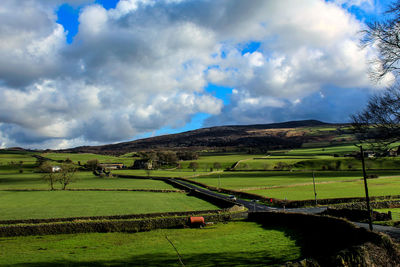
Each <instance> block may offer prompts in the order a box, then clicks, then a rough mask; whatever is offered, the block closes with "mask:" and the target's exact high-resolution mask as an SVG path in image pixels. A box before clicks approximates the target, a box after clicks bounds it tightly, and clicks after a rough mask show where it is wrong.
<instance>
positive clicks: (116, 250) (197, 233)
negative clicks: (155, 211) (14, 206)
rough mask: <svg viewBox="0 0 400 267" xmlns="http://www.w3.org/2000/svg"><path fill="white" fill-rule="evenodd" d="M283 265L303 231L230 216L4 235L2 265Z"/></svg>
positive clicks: (297, 253)
mask: <svg viewBox="0 0 400 267" xmlns="http://www.w3.org/2000/svg"><path fill="white" fill-rule="evenodd" d="M165 236H167V237H168V239H170V240H171V242H172V243H173V244H174V246H175V247H176V248H177V249H178V251H179V253H180V254H181V256H182V260H183V262H184V264H185V265H186V266H200V265H201V266H249V265H256V266H266V265H268V266H280V265H282V264H283V263H285V262H287V261H294V260H297V259H299V258H300V257H301V256H302V254H301V243H300V242H301V241H300V240H301V236H300V235H299V233H296V232H294V231H291V230H288V229H284V228H264V227H263V226H261V225H259V224H257V223H253V222H241V221H236V222H230V223H228V224H216V225H213V226H210V227H206V228H203V229H168V230H167V229H162V230H161V229H160V230H154V231H150V232H141V233H135V234H127V233H106V234H100V233H98V234H73V235H56V236H54V235H50V236H28V237H13V238H0V244H1V246H2V249H1V250H0V265H8V264H10V265H11V264H19V265H21V264H33V265H35V266H51V265H57V264H60V265H68V266H78V265H79V266H82V265H85V264H88V265H140V266H179V261H178V258H177V255H176V252H175V250H174V248H173V247H172V246H171V244H170V243H169V242H168V241H167V239H166V238H165Z"/></svg>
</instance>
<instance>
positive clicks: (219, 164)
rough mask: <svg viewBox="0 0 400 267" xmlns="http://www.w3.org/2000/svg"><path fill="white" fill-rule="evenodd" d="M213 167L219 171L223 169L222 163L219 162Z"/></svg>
mask: <svg viewBox="0 0 400 267" xmlns="http://www.w3.org/2000/svg"><path fill="white" fill-rule="evenodd" d="M213 166H214V169H217V170H219V169H221V168H222V166H221V163H219V162H214V164H213Z"/></svg>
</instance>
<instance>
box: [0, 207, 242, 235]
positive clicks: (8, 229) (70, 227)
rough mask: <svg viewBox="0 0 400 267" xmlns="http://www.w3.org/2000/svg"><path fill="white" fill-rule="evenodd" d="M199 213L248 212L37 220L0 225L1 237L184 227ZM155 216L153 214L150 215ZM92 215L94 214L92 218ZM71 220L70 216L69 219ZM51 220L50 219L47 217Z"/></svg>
mask: <svg viewBox="0 0 400 267" xmlns="http://www.w3.org/2000/svg"><path fill="white" fill-rule="evenodd" d="M193 215H196V216H199V215H202V216H203V217H204V219H205V220H206V221H212V222H225V221H229V220H232V219H239V218H246V217H247V215H248V213H247V210H245V209H244V208H243V209H242V210H239V211H238V210H237V209H232V210H218V211H208V212H207V211H206V212H204V211H203V212H181V213H157V214H151V215H150V216H148V217H142V218H127V219H121V217H123V216H114V217H120V218H115V219H114V218H113V219H110V218H107V219H104V218H101V219H96V220H93V219H87V218H85V219H82V218H81V219H76V218H75V219H74V220H72V221H70V220H69V221H61V222H59V221H52V222H40V223H31V224H23V223H15V224H9V225H2V226H0V237H11V236H28V235H55V234H76V233H93V232H97V233H108V232H128V233H135V232H142V231H150V230H154V229H163V228H183V227H185V226H189V216H193ZM152 216H154V217H152ZM92 218H93V217H92ZM68 219H72V218H68ZM50 220H51V219H50Z"/></svg>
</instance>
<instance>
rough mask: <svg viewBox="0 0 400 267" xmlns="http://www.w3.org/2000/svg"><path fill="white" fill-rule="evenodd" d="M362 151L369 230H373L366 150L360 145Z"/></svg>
mask: <svg viewBox="0 0 400 267" xmlns="http://www.w3.org/2000/svg"><path fill="white" fill-rule="evenodd" d="M360 153H361V163H362V169H363V176H364V187H365V199H366V201H367V211H368V223H369V230H371V231H372V216H371V207H370V205H369V195H368V184H367V172H366V171H365V162H364V150H363V147H362V146H360Z"/></svg>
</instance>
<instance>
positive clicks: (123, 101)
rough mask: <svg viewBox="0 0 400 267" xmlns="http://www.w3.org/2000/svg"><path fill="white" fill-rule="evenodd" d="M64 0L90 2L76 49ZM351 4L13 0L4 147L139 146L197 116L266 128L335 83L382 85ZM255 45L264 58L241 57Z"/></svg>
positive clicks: (2, 76)
mask: <svg viewBox="0 0 400 267" xmlns="http://www.w3.org/2000/svg"><path fill="white" fill-rule="evenodd" d="M353 2H354V1H353ZM62 3H70V4H73V5H75V6H78V5H83V6H82V9H81V13H80V15H79V22H80V25H79V32H78V34H77V36H76V37H75V38H74V42H73V43H72V44H66V36H65V35H66V33H65V31H64V29H63V27H62V26H61V25H59V24H57V23H56V20H57V18H56V16H55V9H56V8H57V6H59V5H60V4H62ZM368 3H369V2H368V1H361V0H359V1H358V2H357V3H356V2H354V3H353V4H354V5H355V4H357V5H365V4H368ZM353 4H352V5H353ZM342 5H344V3H339V2H338V1H336V3H333V2H325V1H320V0H297V1H296V2H292V1H264V0H253V1H242V0H221V1H211V0H205V1H193V0H187V1H183V0H182V1H167V0H165V1H151V0H121V1H120V2H119V3H118V4H117V6H116V7H115V8H114V9H110V10H106V9H104V8H103V7H102V6H100V5H98V4H94V1H84V0H80V1H79V0H77V1H61V0H57V1H54V2H51V3H50V2H49V1H40V0H30V1H14V0H4V1H3V2H2V6H1V7H0V13H1V16H0V40H2V41H1V42H0V86H1V87H0V123H2V125H1V126H0V127H1V129H2V131H1V132H2V134H1V135H0V144H1V145H2V146H4V144H6V145H8V144H17V143H24V144H27V143H29V144H35V145H37V146H46V145H49V146H52V147H64V146H68V145H75V144H85V143H90V144H98V143H102V142H115V141H119V140H128V139H132V138H133V137H134V136H136V135H138V134H143V133H146V132H152V131H154V130H157V129H160V128H163V127H182V126H183V125H185V124H186V123H187V122H189V121H190V118H191V116H192V115H194V114H196V113H198V112H203V113H208V114H211V115H214V116H220V117H215V118H226V116H227V114H226V113H225V112H232V114H235V116H236V117H235V118H236V122H238V123H245V122H261V121H262V120H266V118H267V117H269V118H270V119H271V120H272V119H273V116H272V115H271V116H270V115H269V114H266V111H267V110H271V109H273V108H275V109H279V108H282V109H284V108H285V107H286V106H291V105H292V104H295V105H297V106H301V105H303V103H304V101H303V99H305V98H307V97H309V96H310V95H313V94H315V93H319V92H323V89H324V88H325V87H326V86H332V87H338V88H358V87H362V88H372V87H374V86H375V85H372V84H371V83H370V81H369V79H368V75H367V70H368V62H369V60H370V59H371V58H372V57H373V56H375V54H376V52H375V51H374V49H369V50H361V49H360V48H359V46H358V38H359V31H360V29H362V24H361V22H359V21H357V19H356V18H355V17H354V16H353V15H351V14H349V13H348V12H347V11H346V10H344V9H343V8H342ZM251 41H255V42H258V43H260V46H259V48H258V49H257V51H250V52H247V53H244V54H242V51H241V50H242V48H243V47H245V46H246V44H248V43H249V42H251ZM209 82H212V83H215V84H217V85H224V86H228V87H232V88H235V89H234V90H233V91H232V99H231V104H230V105H231V106H229V107H225V108H224V107H223V104H222V101H221V100H219V99H216V98H215V97H213V96H211V95H209V94H208V93H206V92H205V91H204V88H205V87H206V86H207V84H208V83H209ZM388 83H390V80H389V78H388V79H387V80H385V81H384V83H383V84H381V85H379V86H380V87H382V86H385V85H387V84H388ZM379 86H375V87H379ZM349 90H350V89H349ZM324 95H325V94H324ZM329 97H334V96H329ZM329 97H328V96H326V97H325V99H328V98H329ZM221 111H222V112H223V113H222V114H220V113H221ZM263 111H265V112H263ZM257 114H260V115H257ZM4 140H6V141H4Z"/></svg>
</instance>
